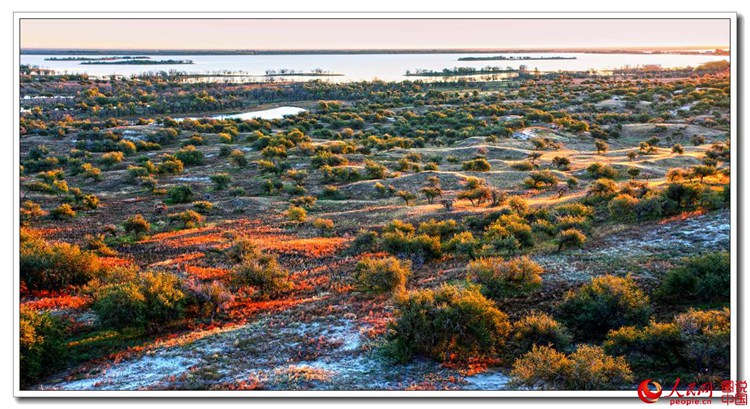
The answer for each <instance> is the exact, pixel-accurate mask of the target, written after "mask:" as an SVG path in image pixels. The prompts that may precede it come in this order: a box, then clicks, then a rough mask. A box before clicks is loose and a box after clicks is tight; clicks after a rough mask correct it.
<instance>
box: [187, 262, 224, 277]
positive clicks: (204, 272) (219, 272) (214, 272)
mask: <svg viewBox="0 0 750 409" xmlns="http://www.w3.org/2000/svg"><path fill="white" fill-rule="evenodd" d="M185 274H187V275H188V276H190V277H195V278H198V279H201V280H216V279H222V278H226V277H227V275H228V274H229V270H227V269H225V268H215V267H200V266H189V265H188V266H185Z"/></svg>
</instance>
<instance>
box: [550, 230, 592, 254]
mask: <svg viewBox="0 0 750 409" xmlns="http://www.w3.org/2000/svg"><path fill="white" fill-rule="evenodd" d="M584 243H586V235H585V234H583V233H582V232H581V231H580V230H578V229H567V230H563V231H561V232H560V233H559V234H558V235H557V251H562V250H563V249H565V248H571V247H578V248H580V247H583V244H584Z"/></svg>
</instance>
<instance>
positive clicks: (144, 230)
mask: <svg viewBox="0 0 750 409" xmlns="http://www.w3.org/2000/svg"><path fill="white" fill-rule="evenodd" d="M122 227H123V228H124V229H125V233H126V234H130V233H133V234H135V237H136V238H137V239H140V238H142V237H143V236H145V235H146V234H148V232H149V231H151V223H149V222H148V221H147V220H146V219H144V218H143V216H141V215H140V214H136V215H135V216H131V217H129V218H128V219H127V220H125V222H124V223H123V224H122Z"/></svg>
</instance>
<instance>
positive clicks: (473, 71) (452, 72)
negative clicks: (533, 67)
mask: <svg viewBox="0 0 750 409" xmlns="http://www.w3.org/2000/svg"><path fill="white" fill-rule="evenodd" d="M522 69H525V67H523V68H522ZM518 71H519V70H516V69H514V68H511V67H506V68H500V67H484V68H474V67H455V68H444V69H443V70H442V71H432V70H423V69H418V70H416V71H414V72H411V71H406V74H404V75H405V76H407V77H454V76H461V75H482V74H503V73H510V72H518Z"/></svg>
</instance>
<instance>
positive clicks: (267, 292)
mask: <svg viewBox="0 0 750 409" xmlns="http://www.w3.org/2000/svg"><path fill="white" fill-rule="evenodd" d="M231 282H232V284H233V285H234V286H235V287H245V286H251V287H254V288H255V290H256V297H258V298H263V299H267V298H274V297H276V296H278V295H280V294H282V293H283V292H285V291H288V290H290V289H291V288H292V283H291V281H289V272H288V271H286V270H285V269H284V268H282V267H281V265H280V264H279V262H278V261H277V260H276V257H273V256H271V255H268V254H261V253H259V252H257V253H254V254H245V255H244V260H243V261H242V262H241V263H240V264H238V265H236V266H235V267H234V268H233V269H232V272H231Z"/></svg>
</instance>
